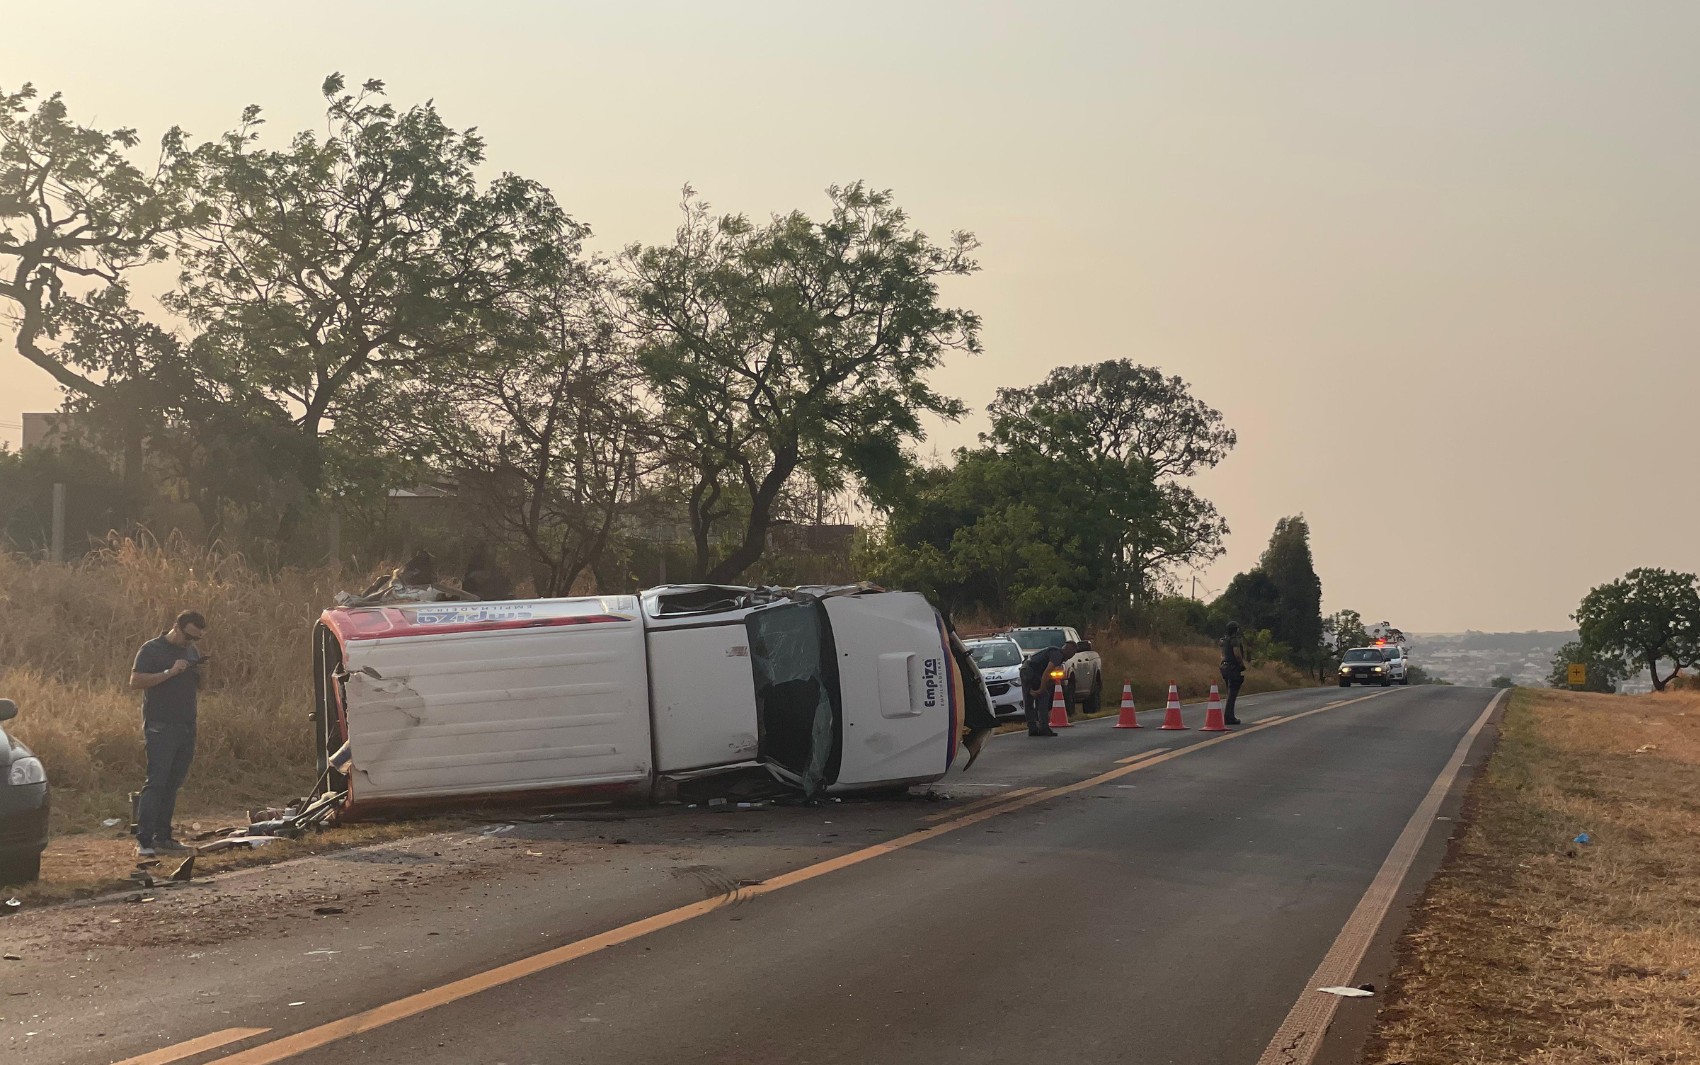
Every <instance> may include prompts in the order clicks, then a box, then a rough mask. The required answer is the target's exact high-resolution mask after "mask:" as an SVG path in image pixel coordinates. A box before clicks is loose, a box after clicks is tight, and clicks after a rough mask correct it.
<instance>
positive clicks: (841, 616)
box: [824, 592, 962, 789]
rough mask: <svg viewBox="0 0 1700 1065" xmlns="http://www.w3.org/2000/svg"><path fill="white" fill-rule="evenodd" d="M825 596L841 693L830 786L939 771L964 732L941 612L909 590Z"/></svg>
mask: <svg viewBox="0 0 1700 1065" xmlns="http://www.w3.org/2000/svg"><path fill="white" fill-rule="evenodd" d="M824 602H825V606H826V613H827V617H828V619H829V620H830V621H831V623H832V639H833V643H834V645H835V646H836V648H837V651H838V671H839V689H840V691H841V693H842V698H843V711H842V713H843V725H844V746H843V752H842V757H841V760H840V763H839V769H838V779H837V782H836V784H835V785H834V786H835V788H839V789H844V788H854V787H869V786H878V785H886V784H892V785H895V784H903V783H924V782H926V781H930V780H936V779H938V778H939V777H940V776H942V775H944V772H945V771H946V770H947V769H949V768H950V763H951V760H952V759H953V758H954V757H955V754H956V742H957V736H958V734H959V733H960V731H961V720H962V685H961V678H960V676H959V675H958V673H957V670H956V663H955V662H954V661H953V660H952V659H951V656H950V652H949V649H948V646H947V645H946V643H945V634H944V626H943V623H942V622H941V621H940V619H939V616H938V613H937V612H936V611H934V610H933V608H932V606H931V604H929V603H928V602H927V600H926V599H925V598H924V597H923V596H921V595H918V594H916V593H914V592H885V593H881V594H877V595H858V596H843V597H830V598H827V599H826V600H824Z"/></svg>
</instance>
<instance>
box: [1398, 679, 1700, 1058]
mask: <svg viewBox="0 0 1700 1065" xmlns="http://www.w3.org/2000/svg"><path fill="white" fill-rule="evenodd" d="M1638 752H1639V753H1638ZM1469 814H1470V816H1469V819H1468V827H1467V829H1466V830H1465V831H1464V832H1463V833H1462V834H1461V836H1460V837H1459V838H1458V840H1456V841H1455V842H1454V845H1453V848H1454V849H1453V854H1452V855H1451V856H1450V857H1449V859H1448V862H1447V864H1446V866H1445V868H1443V870H1442V871H1441V873H1440V874H1439V875H1438V876H1437V877H1436V878H1435V880H1434V882H1433V883H1432V884H1431V885H1430V887H1429V889H1428V892H1427V894H1426V896H1425V898H1424V901H1423V903H1422V905H1421V906H1420V907H1419V909H1418V912H1417V914H1416V916H1415V919H1414V921H1413V924H1412V927H1411V929H1410V930H1409V931H1408V932H1407V933H1406V935H1405V938H1404V940H1403V942H1402V944H1401V958H1400V963H1399V966H1398V968H1397V969H1396V971H1395V973H1394V975H1393V979H1392V987H1391V992H1390V996H1389V998H1388V1000H1387V1002H1386V1004H1385V1005H1384V1007H1383V1009H1382V1012H1381V1014H1380V1016H1379V1018H1378V1022H1377V1023H1378V1028H1377V1032H1376V1034H1375V1037H1374V1038H1373V1039H1372V1040H1371V1043H1370V1046H1369V1047H1368V1049H1367V1051H1366V1054H1365V1058H1364V1060H1365V1061H1366V1062H1377V1063H1383V1065H1393V1063H1408V1065H1430V1063H1433V1065H1442V1063H1444V1065H1460V1063H1487V1062H1540V1063H1542V1065H1606V1063H1612V1065H1621V1063H1636V1065H1651V1063H1669V1065H1678V1063H1691V1062H1695V1061H1700V694H1697V693H1693V692H1678V693H1669V694H1665V695H1652V696H1643V697H1638V698H1628V697H1621V696H1610V695H1584V694H1574V693H1568V692H1552V691H1538V690H1527V689H1526V690H1520V691H1518V692H1517V693H1516V694H1515V696H1514V697H1513V700H1512V703H1511V708H1510V710H1509V712H1508V713H1507V715H1506V717H1505V721H1504V724H1503V727H1502V730H1501V739H1500V744H1499V748H1498V750H1497V751H1496V753H1495V754H1494V757H1493V760H1492V762H1491V763H1490V764H1489V766H1488V769H1487V771H1486V773H1485V774H1484V776H1483V777H1482V779H1481V780H1479V781H1478V782H1477V784H1476V786H1475V788H1474V790H1473V791H1472V793H1471V799H1470V808H1469ZM1581 832H1587V833H1588V834H1589V835H1590V836H1591V837H1592V838H1593V842H1592V843H1590V844H1585V845H1583V844H1576V843H1574V842H1572V840H1573V838H1574V837H1575V836H1576V835H1578V834H1579V833H1581Z"/></svg>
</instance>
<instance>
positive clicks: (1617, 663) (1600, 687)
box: [1547, 640, 1629, 692]
mask: <svg viewBox="0 0 1700 1065" xmlns="http://www.w3.org/2000/svg"><path fill="white" fill-rule="evenodd" d="M1572 665H1582V666H1586V667H1587V668H1588V680H1587V682H1586V683H1585V684H1583V685H1582V688H1581V690H1582V691H1585V692H1615V691H1617V686H1618V684H1619V683H1621V682H1622V681H1625V680H1628V679H1629V666H1628V665H1627V664H1626V663H1625V662H1624V661H1623V659H1621V658H1613V657H1611V656H1610V655H1603V654H1589V653H1588V651H1587V649H1586V648H1584V647H1583V646H1582V641H1581V640H1571V641H1570V642H1569V643H1567V644H1565V645H1564V646H1563V647H1560V648H1559V649H1558V654H1556V655H1554V656H1553V660H1552V672H1551V673H1550V674H1548V675H1547V685H1548V686H1549V687H1553V688H1568V687H1570V667H1571V666H1572Z"/></svg>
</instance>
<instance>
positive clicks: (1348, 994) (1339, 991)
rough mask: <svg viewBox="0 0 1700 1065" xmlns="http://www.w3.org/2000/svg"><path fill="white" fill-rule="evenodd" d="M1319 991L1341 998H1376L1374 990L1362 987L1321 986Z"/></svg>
mask: <svg viewBox="0 0 1700 1065" xmlns="http://www.w3.org/2000/svg"><path fill="white" fill-rule="evenodd" d="M1317 990H1318V991H1320V992H1322V993H1323V994H1325V995H1338V996H1340V997H1341V998H1374V997H1375V992H1374V991H1365V990H1364V989H1363V988H1361V987H1319V988H1317Z"/></svg>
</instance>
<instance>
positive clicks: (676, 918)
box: [126, 692, 1386, 1065]
mask: <svg viewBox="0 0 1700 1065" xmlns="http://www.w3.org/2000/svg"><path fill="white" fill-rule="evenodd" d="M1385 694H1386V693H1385V692H1377V693H1376V694H1374V695H1366V696H1363V697H1362V698H1358V699H1347V700H1344V701H1342V702H1337V703H1329V704H1327V705H1326V706H1320V707H1317V708H1316V709H1314V710H1306V711H1304V712H1303V713H1298V714H1293V715H1292V716H1290V717H1285V718H1281V719H1280V720H1278V721H1263V722H1259V723H1258V724H1256V725H1253V726H1251V727H1249V728H1246V729H1242V730H1240V731H1239V732H1229V733H1224V734H1223V735H1220V736H1217V737H1215V738H1213V739H1208V740H1204V741H1202V742H1199V743H1194V744H1190V745H1188V746H1186V747H1182V748H1180V749H1179V750H1173V751H1165V752H1164V753H1162V754H1155V753H1154V756H1153V757H1151V758H1147V759H1144V760H1143V761H1140V762H1137V763H1135V764H1133V765H1124V766H1121V767H1120V768H1117V769H1111V770H1109V771H1107V772H1103V773H1099V774H1098V775H1096V776H1092V777H1088V778H1086V779H1085V780H1081V781H1076V782H1075V783H1073V784H1064V785H1061V786H1059V787H1055V788H1040V789H1038V790H1036V791H1033V792H1031V793H1029V794H1026V795H1022V796H1019V797H1011V796H1000V798H1002V799H1003V800H1004V801H1003V802H1000V803H998V804H997V805H993V806H985V807H982V808H980V809H979V810H975V811H971V812H968V811H965V812H963V813H962V815H961V816H959V817H956V818H953V819H952V820H949V821H945V822H943V823H941V824H937V825H933V826H931V827H929V828H922V829H917V830H915V831H914V832H910V833H907V834H906V835H902V836H898V837H896V838H894V839H890V840H887V841H886V842H884V843H875V844H873V845H872V846H868V847H863V848H861V849H860V850H854V851H850V852H848V853H846V854H840V855H838V856H837V857H835V858H828V859H826V860H825V861H821V862H816V863H815V864H813V865H807V866H804V867H802V868H801V869H793V870H792V871H790V872H788V873H781V874H780V875H778V876H774V877H770V878H768V879H767V880H764V881H762V882H761V883H760V884H751V885H749V886H746V887H741V888H739V889H738V892H737V894H738V897H739V898H740V899H750V898H754V897H756V896H759V895H769V894H772V893H773V892H775V891H780V890H782V889H784V888H788V887H793V886H795V885H797V884H801V883H805V882H806V881H809V880H813V879H815V878H816V877H821V876H825V875H826V874H828V873H834V872H837V871H838V870H840V869H848V868H850V867H851V866H853V865H860V864H861V863H863V862H866V861H869V860H871V859H874V858H879V857H882V856H884V855H887V854H891V853H893V852H895V851H900V850H903V849H905V848H907V847H913V846H915V845H916V844H917V843H925V842H927V841H928V840H931V839H936V838H937V837H939V836H942V835H944V834H946V833H947V832H955V831H956V830H958V829H962V828H967V827H969V826H970V825H977V824H979V823H980V822H982V821H986V820H990V819H991V818H993V817H1001V816H1003V815H1004V814H1008V813H1014V812H1015V811H1016V810H1025V809H1026V808H1027V807H1029V806H1033V805H1036V804H1038V803H1041V802H1047V801H1049V800H1051V799H1054V798H1059V797H1061V796H1064V795H1072V794H1074V793H1075V792H1079V791H1085V790H1087V789H1088V788H1095V787H1097V786H1098V785H1100V784H1104V783H1107V782H1109V781H1111V780H1116V779H1118V778H1120V777H1124V776H1127V775H1128V774H1129V773H1137V772H1139V771H1140V770H1144V769H1149V768H1151V767H1152V766H1154V765H1160V764H1162V763H1163V762H1167V761H1169V760H1170V759H1173V758H1179V757H1181V756H1182V755H1186V754H1191V753H1192V752H1194V751H1201V750H1204V749H1205V748H1206V747H1212V746H1215V745H1216V744H1218V743H1226V742H1228V741H1229V740H1237V739H1239V738H1241V737H1242V736H1249V735H1251V734H1252V733H1254V732H1260V731H1262V730H1263V729H1266V728H1270V727H1272V726H1274V725H1282V724H1287V723H1288V722H1292V721H1297V720H1299V719H1300V718H1305V717H1309V716H1311V715H1312V714H1320V713H1322V712H1323V711H1324V710H1333V709H1335V708H1337V707H1341V706H1350V705H1351V704H1353V703H1361V702H1363V701H1364V700H1366V699H1375V698H1379V697H1380V696H1382V695H1385ZM730 901H731V897H730V896H725V895H723V896H719V897H716V898H712V899H703V900H702V901H700V902H693V903H690V904H689V905H686V906H680V907H677V908H676V909H671V910H666V911H664V912H662V913H658V914H655V915H653V916H650V917H645V918H643V919H642V920H638V921H633V922H632V923H630V924H625V925H621V926H620V927H618V928H612V929H609V930H608V931H606V932H601V933H598V934H597V935H593V936H589V937H587V938H585V939H580V940H578V941H576V942H573V943H564V944H562V945H561V946H558V947H554V948H551V949H549V950H545V951H541V952H539V953H537V954H533V955H531V956H529V957H525V958H521V959H519V960H518V961H511V962H508V963H507V964H505V965H498V966H496V967H495V968H493V969H487V970H485V971H484V972H481V973H474V974H473V975H471V976H467V977H463V978H461V979H459V980H452V981H450V982H449V983H446V984H440V985H438V986H436V987H431V988H427V989H425V990H424V991H419V992H416V993H415V994H412V995H407V996H405V997H403V998H399V999H396V1000H395V1001H393V1002H386V1003H384V1004H383V1005H381V1006H374V1007H372V1008H371V1009H369V1010H365V1011H363V1012H361V1013H356V1014H352V1015H350V1016H347V1017H343V1018H340V1019H338V1020H334V1021H329V1022H327V1023H325V1024H321V1025H318V1026H317V1027H314V1028H308V1029H305V1030H304V1031H300V1032H296V1033H294V1034H293V1035H286V1036H283V1037H282V1038H280V1039H274V1040H272V1041H271V1042H269V1043H263V1044H261V1045H260V1046H257V1047H252V1048H250V1049H248V1050H242V1051H238V1052H237V1053H235V1054H231V1055H229V1056H227V1057H222V1058H218V1059H216V1060H217V1061H219V1062H222V1063H223V1065H273V1063H274V1062H279V1061H284V1060H286V1059H288V1058H292V1057H294V1056H296V1055H297V1054H304V1053H306V1052H307V1051H309V1050H316V1049H318V1048H319V1047H322V1046H327V1045H329V1044H331V1043H335V1042H337V1041H339V1040H342V1039H347V1038H349V1037H351V1036H356V1035H360V1034H362V1033H365V1032H370V1031H372V1030H374V1029H377V1028H382V1027H384V1026H385V1025H390V1024H394V1023H396V1022H397V1021H402V1020H406V1019H407V1018H409V1017H413V1016H417V1015H418V1014H421V1013H424V1012H426V1011H427V1010H433V1009H436V1008H437V1007H439V1006H446V1005H448V1004H450V1003H452V1002H458V1001H460V1000H461V999H464V998H470V997H471V996H473V995H476V994H479V993H480V992H483V991H488V990H490V989H491V988H496V987H501V986H503V985H504V984H511V983H513V982H514V981H516V980H521V979H524V978H525V977H527V976H533V975H535V974H537V973H540V972H544V971H547V970H549V969H553V968H556V967H558V966H561V965H565V964H566V963H568V962H570V961H576V960H577V959H579V958H583V957H586V956H588V955H591V954H596V953H598V952H600V951H603V950H607V949H608V948H609V947H615V946H619V945H620V944H622V943H629V942H631V941H632V940H634V939H639V938H641V937H643V936H647V935H649V934H651V933H653V932H659V931H661V930H663V929H666V928H672V927H673V926H674V925H679V924H684V923H685V922H686V921H691V920H695V919H696V918H698V917H702V916H704V915H705V914H709V913H713V912H714V911H715V910H717V909H719V908H720V907H722V906H725V905H727V904H728V903H729V902H730ZM170 1049H171V1048H167V1050H170ZM165 1052H166V1051H160V1053H165ZM162 1060H164V1061H171V1060H175V1059H174V1058H166V1059H162ZM126 1065H127V1063H126Z"/></svg>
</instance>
